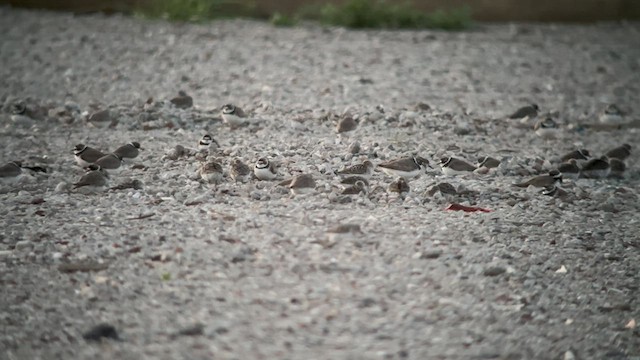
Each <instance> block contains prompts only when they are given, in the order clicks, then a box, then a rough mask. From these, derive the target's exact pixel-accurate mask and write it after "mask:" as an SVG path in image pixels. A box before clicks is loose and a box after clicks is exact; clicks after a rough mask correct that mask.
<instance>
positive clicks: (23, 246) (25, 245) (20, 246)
mask: <svg viewBox="0 0 640 360" xmlns="http://www.w3.org/2000/svg"><path fill="white" fill-rule="evenodd" d="M31 246H32V244H31V242H29V241H27V240H22V241H18V242H17V243H16V245H15V250H16V251H24V250H29V249H31Z"/></svg>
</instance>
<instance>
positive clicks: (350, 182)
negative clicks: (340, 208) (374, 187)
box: [340, 175, 369, 186]
mask: <svg viewBox="0 0 640 360" xmlns="http://www.w3.org/2000/svg"><path fill="white" fill-rule="evenodd" d="M358 181H362V182H364V184H365V185H367V186H369V181H368V180H367V179H366V178H364V177H362V176H357V175H354V176H347V177H346V178H344V179H342V180H340V184H344V185H354V184H355V183H356V182H358Z"/></svg>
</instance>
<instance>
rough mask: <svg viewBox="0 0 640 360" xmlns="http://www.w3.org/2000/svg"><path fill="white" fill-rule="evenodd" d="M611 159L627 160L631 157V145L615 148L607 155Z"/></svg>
mask: <svg viewBox="0 0 640 360" xmlns="http://www.w3.org/2000/svg"><path fill="white" fill-rule="evenodd" d="M605 155H606V156H607V157H608V158H610V159H619V160H626V159H627V158H628V157H629V155H631V145H629V144H622V145H620V146H618V147H617V148H613V149H611V150H609V151H607V152H606V153H605Z"/></svg>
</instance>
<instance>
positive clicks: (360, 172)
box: [336, 160, 375, 179]
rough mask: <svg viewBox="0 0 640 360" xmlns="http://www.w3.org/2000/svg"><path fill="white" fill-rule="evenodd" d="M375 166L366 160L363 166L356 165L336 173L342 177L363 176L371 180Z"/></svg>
mask: <svg viewBox="0 0 640 360" xmlns="http://www.w3.org/2000/svg"><path fill="white" fill-rule="evenodd" d="M374 168H375V165H373V163H372V162H371V161H369V160H366V161H365V162H363V163H362V164H356V165H352V166H349V167H346V168H344V169H342V170H339V171H337V172H336V173H337V174H338V175H341V176H361V177H363V178H366V179H368V178H370V177H371V175H373V169H374Z"/></svg>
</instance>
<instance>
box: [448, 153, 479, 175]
mask: <svg viewBox="0 0 640 360" xmlns="http://www.w3.org/2000/svg"><path fill="white" fill-rule="evenodd" d="M440 166H441V167H442V173H443V174H445V175H447V176H453V175H460V174H468V173H469V172H472V171H475V170H476V167H475V166H473V165H471V164H469V163H468V162H466V161H464V160H461V159H457V158H454V157H451V156H449V157H443V158H442V159H440Z"/></svg>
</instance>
